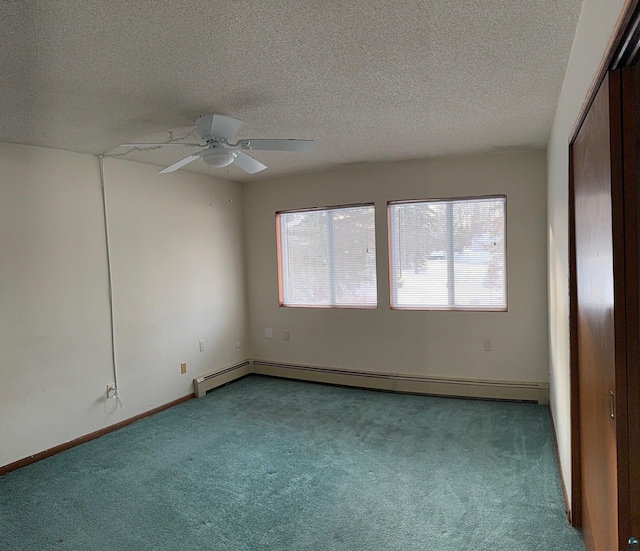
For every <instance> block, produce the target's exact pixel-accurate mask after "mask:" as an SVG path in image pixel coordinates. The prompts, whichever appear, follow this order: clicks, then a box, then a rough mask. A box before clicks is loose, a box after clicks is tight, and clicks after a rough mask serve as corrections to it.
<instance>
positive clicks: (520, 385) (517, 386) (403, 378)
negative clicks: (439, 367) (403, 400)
mask: <svg viewBox="0 0 640 551" xmlns="http://www.w3.org/2000/svg"><path fill="white" fill-rule="evenodd" d="M251 363H252V369H251V372H252V373H256V374H258V375H269V376H272V377H283V378H288V379H299V380H302V381H312V382H319V383H328V384H337V385H344V386H354V387H360V388H371V389H377V390H388V391H392V392H408V393H412V394H430V395H438V396H454V397H462V398H484V399H493V400H513V401H523V402H535V403H538V404H548V403H549V384H548V383H544V382H513V381H487V380H475V379H454V378H443V377H428V376H422V375H403V374H398V373H376V372H367V371H351V370H345V369H336V368H326V367H317V366H307V365H293V364H285V363H279V362H270V361H263V360H253V361H252V362H251Z"/></svg>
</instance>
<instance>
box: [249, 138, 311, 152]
mask: <svg viewBox="0 0 640 551" xmlns="http://www.w3.org/2000/svg"><path fill="white" fill-rule="evenodd" d="M238 145H239V146H240V148H241V149H246V150H253V151H313V148H314V143H313V140H260V139H258V140H254V139H248V140H240V141H239V142H238Z"/></svg>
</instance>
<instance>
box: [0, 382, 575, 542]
mask: <svg viewBox="0 0 640 551" xmlns="http://www.w3.org/2000/svg"><path fill="white" fill-rule="evenodd" d="M0 549H1V550H2V551H9V550H25V551H26V550H28V551H45V550H49V549H55V550H62V549H67V550H81V551H93V550H101V551H102V550H105V551H107V550H109V551H110V550H113V551H117V550H123V551H124V550H126V551H144V550H149V551H152V550H153V551H164V550H167V551H169V550H171V551H177V550H182V549H185V550H200V549H202V550H204V549H206V550H247V551H249V550H251V551H254V550H285V549H287V550H303V549H304V550H309V551H311V550H313V551H324V550H327V551H330V550H338V549H340V550H345V551H346V550H349V551H372V550H392V551H396V550H397V551H414V550H415V551H417V550H420V551H425V550H427V551H429V550H433V551H454V550H455V551H460V550H468V551H480V550H486V551H497V550H500V551H502V550H504V551H507V550H508V551H521V550H531V551H554V550H558V551H577V550H580V551H582V550H583V549H584V547H583V544H582V537H581V535H580V533H579V532H578V531H576V530H574V529H572V528H571V527H570V526H569V524H568V523H567V519H566V516H565V513H564V509H563V502H562V494H561V490H560V485H559V479H558V469H557V464H556V461H555V453H554V447H553V438H552V434H551V428H550V423H549V418H548V412H547V409H546V408H545V407H541V406H538V405H533V404H519V403H506V402H483V401H472V400H456V399H447V398H435V397H426V396H411V395H402V394H390V393H381V392H372V391H366V390H357V389H349V388H340V387H331V386H323V385H315V384H310V383H301V382H295V381H287V380H278V379H270V378H267V377H259V376H250V377H247V378H244V379H242V380H240V381H237V382H235V383H233V384H231V385H228V386H226V387H224V388H221V389H218V390H216V391H213V392H210V393H209V394H208V395H207V396H206V397H205V398H203V399H200V400H190V401H188V402H186V403H184V404H182V405H180V406H177V407H175V408H172V409H170V410H167V411H165V412H163V413H160V414H158V415H155V416H154V417H151V418H149V419H145V420H143V421H140V422H138V423H135V424H133V425H130V426H129V427H126V428H124V429H122V430H120V431H117V432H115V433H111V434H109V435H107V436H104V437H102V438H99V439H97V440H93V441H91V442H89V443H87V444H84V445H82V446H79V447H77V448H73V449H71V450H69V451H67V452H64V453H61V454H58V455H56V456H54V457H51V458H49V459H47V460H44V461H41V462H39V463H36V464H34V465H31V466H29V467H26V468H24V469H21V470H18V471H14V472H12V473H9V474H8V475H6V476H3V477H0Z"/></svg>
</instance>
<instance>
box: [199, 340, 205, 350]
mask: <svg viewBox="0 0 640 551" xmlns="http://www.w3.org/2000/svg"><path fill="white" fill-rule="evenodd" d="M200 352H204V339H202V340H201V341H200Z"/></svg>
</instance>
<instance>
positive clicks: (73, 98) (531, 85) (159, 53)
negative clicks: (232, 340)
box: [0, 0, 582, 181]
mask: <svg viewBox="0 0 640 551" xmlns="http://www.w3.org/2000/svg"><path fill="white" fill-rule="evenodd" d="M581 5H582V1H581V0H536V1H531V0H457V1H451V0H407V1H403V2H386V1H383V0H353V1H350V2H346V1H336V0H306V1H305V0H279V1H278V2H267V1H265V0H233V1H231V0H219V1H214V0H190V1H189V2H182V1H177V0H171V1H164V0H163V1H161V0H75V1H73V0H15V1H11V0H0V28H1V29H2V32H1V33H0V60H1V61H0V63H1V65H0V75H1V76H0V98H1V102H2V103H1V108H0V141H2V142H11V143H20V144H30V145H37V146H43V147H51V148H57V149H65V150H70V151H78V152H84V153H93V154H101V153H105V154H106V153H109V154H122V153H125V152H126V151H128V149H129V148H122V147H117V146H118V144H121V143H126V142H130V141H167V140H168V139H171V138H178V137H181V136H184V135H186V134H188V133H189V132H190V131H191V130H192V129H193V121H194V120H195V118H196V117H197V116H198V115H201V114H204V113H220V114H225V115H230V116H233V117H236V118H239V119H242V120H243V121H244V124H243V125H242V127H241V129H240V131H239V133H238V134H237V136H236V138H237V139H242V138H300V139H313V140H315V141H316V151H315V152H314V153H283V152H256V153H255V154H253V156H255V157H256V158H257V159H258V160H260V161H261V162H263V163H264V164H266V165H267V166H268V169H267V170H265V171H263V172H261V173H258V174H256V175H254V176H248V175H246V174H245V173H244V172H242V171H240V170H239V169H237V168H235V167H232V168H231V169H230V176H231V178H233V179H236V180H241V181H250V180H255V179H261V178H271V177H274V176H278V175H281V174H290V173H295V172H307V171H315V170H322V169H326V168H331V167H336V166H340V165H347V164H355V163H367V162H378V161H384V160H401V159H413V158H424V157H433V156H441V155H449V154H458V153H470V152H479V151H493V150H500V149H504V148H508V149H513V148H545V147H546V144H547V140H548V136H549V133H550V129H551V123H552V120H553V115H554V112H555V108H556V104H557V99H558V96H559V93H560V88H561V86H562V80H563V76H564V71H565V68H566V64H567V60H568V57H569V52H570V49H571V43H572V40H573V35H574V32H575V28H576V24H577V20H578V16H579V13H580V8H581ZM190 139H191V140H193V137H191V138H190ZM190 152H192V150H190V149H184V148H182V147H172V148H162V149H161V150H160V149H156V150H150V151H132V152H130V153H127V154H126V155H124V156H123V158H126V159H132V160H136V161H142V162H147V163H152V164H157V165H158V166H166V165H169V164H171V163H172V162H174V161H176V160H178V159H180V158H182V157H184V156H186V155H188V154H189V153H190ZM183 170H185V169H183ZM186 170H192V171H199V172H203V173H207V171H208V167H207V165H205V164H204V163H203V162H202V161H200V160H198V161H196V162H194V163H192V164H191V165H189V166H188V167H187V168H186ZM215 170H223V171H224V172H223V173H224V174H225V175H226V173H227V169H212V171H214V172H213V173H214V174H215Z"/></svg>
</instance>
